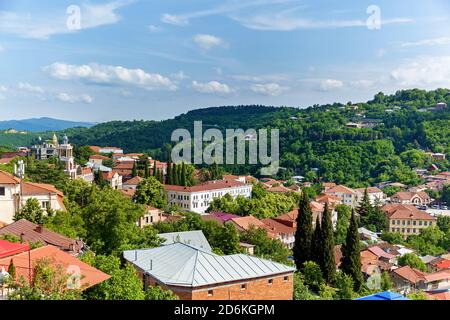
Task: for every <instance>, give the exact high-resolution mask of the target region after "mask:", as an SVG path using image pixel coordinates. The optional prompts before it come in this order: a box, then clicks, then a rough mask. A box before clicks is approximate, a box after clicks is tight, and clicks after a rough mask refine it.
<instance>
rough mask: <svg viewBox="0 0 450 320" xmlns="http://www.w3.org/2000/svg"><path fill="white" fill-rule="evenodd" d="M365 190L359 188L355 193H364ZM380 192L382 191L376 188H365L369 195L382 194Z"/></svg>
mask: <svg viewBox="0 0 450 320" xmlns="http://www.w3.org/2000/svg"><path fill="white" fill-rule="evenodd" d="M365 190H366V188H359V189H356V190H355V191H356V192H359V193H364V192H365ZM382 192H383V191H382V190H381V189H379V188H377V187H368V188H367V193H369V194H371V193H382Z"/></svg>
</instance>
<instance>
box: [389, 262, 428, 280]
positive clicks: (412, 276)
mask: <svg viewBox="0 0 450 320" xmlns="http://www.w3.org/2000/svg"><path fill="white" fill-rule="evenodd" d="M392 272H393V273H395V274H396V275H398V276H400V277H402V278H403V279H405V280H407V281H409V282H411V283H414V284H416V283H418V282H420V281H425V273H423V272H422V271H420V270H417V269H414V268H411V267H410V266H404V267H401V268H397V269H395V270H393V271H392Z"/></svg>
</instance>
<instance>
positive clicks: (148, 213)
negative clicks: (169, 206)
mask: <svg viewBox="0 0 450 320" xmlns="http://www.w3.org/2000/svg"><path fill="white" fill-rule="evenodd" d="M121 191H122V192H124V191H125V192H126V191H127V190H121ZM145 209H146V210H145V213H144V216H142V217H141V218H139V220H138V222H137V225H138V226H139V227H140V228H144V227H145V226H151V225H153V224H155V223H158V222H163V221H166V220H167V218H168V216H170V215H169V214H166V213H164V212H163V211H162V210H160V209H158V208H153V207H150V206H146V208H145Z"/></svg>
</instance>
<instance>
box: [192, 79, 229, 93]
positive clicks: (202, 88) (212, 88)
mask: <svg viewBox="0 0 450 320" xmlns="http://www.w3.org/2000/svg"><path fill="white" fill-rule="evenodd" d="M192 87H193V88H194V90H196V91H198V92H201V93H215V94H229V93H231V92H233V90H232V89H231V88H230V87H229V86H228V85H227V84H224V83H220V82H218V81H210V82H208V83H200V82H197V81H193V82H192Z"/></svg>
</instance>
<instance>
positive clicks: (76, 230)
mask: <svg viewBox="0 0 450 320" xmlns="http://www.w3.org/2000/svg"><path fill="white" fill-rule="evenodd" d="M44 226H45V227H46V228H47V229H50V230H52V231H54V232H57V233H59V234H62V235H65V236H66V237H68V238H71V239H76V238H85V237H86V229H85V226H84V221H83V219H82V217H81V215H80V212H79V211H76V210H71V211H68V212H65V211H57V212H56V214H54V215H52V216H51V217H47V219H46V221H45V224H44Z"/></svg>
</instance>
